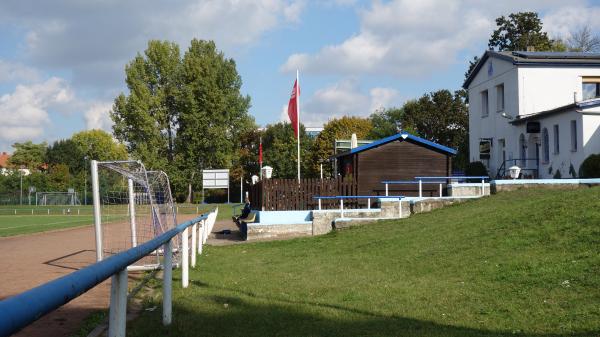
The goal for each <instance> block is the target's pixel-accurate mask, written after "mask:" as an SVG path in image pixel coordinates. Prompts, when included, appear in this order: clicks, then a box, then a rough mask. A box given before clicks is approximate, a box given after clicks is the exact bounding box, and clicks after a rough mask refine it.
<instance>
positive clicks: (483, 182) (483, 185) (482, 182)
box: [481, 179, 485, 197]
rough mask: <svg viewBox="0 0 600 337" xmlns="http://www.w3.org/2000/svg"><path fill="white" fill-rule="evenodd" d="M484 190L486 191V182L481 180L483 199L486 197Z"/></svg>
mask: <svg viewBox="0 0 600 337" xmlns="http://www.w3.org/2000/svg"><path fill="white" fill-rule="evenodd" d="M484 189H485V180H484V179H481V196H482V197H483V196H484V195H485V192H484Z"/></svg>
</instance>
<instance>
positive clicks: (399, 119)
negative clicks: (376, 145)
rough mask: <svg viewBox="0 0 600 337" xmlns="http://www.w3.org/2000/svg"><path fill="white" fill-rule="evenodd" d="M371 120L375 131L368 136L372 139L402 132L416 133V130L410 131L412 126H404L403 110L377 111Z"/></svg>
mask: <svg viewBox="0 0 600 337" xmlns="http://www.w3.org/2000/svg"><path fill="white" fill-rule="evenodd" d="M369 119H370V120H371V124H372V125H373V129H372V130H371V132H370V133H369V136H368V137H369V138H371V139H379V138H384V137H388V136H391V135H395V134H397V133H398V132H400V130H405V131H408V132H414V130H411V129H408V128H409V127H410V126H407V125H404V109H403V108H389V109H383V110H379V111H375V112H374V113H373V114H372V115H371V116H370V117H369Z"/></svg>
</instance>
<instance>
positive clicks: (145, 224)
mask: <svg viewBox="0 0 600 337" xmlns="http://www.w3.org/2000/svg"><path fill="white" fill-rule="evenodd" d="M91 174H92V193H93V199H94V225H95V231H96V259H97V260H98V261H100V260H102V259H105V258H107V257H109V256H110V255H114V254H117V253H120V252H122V251H125V250H127V249H130V248H132V247H136V246H137V245H140V244H143V243H145V242H147V241H149V240H152V239H153V238H155V237H156V236H158V235H160V234H162V233H164V232H166V231H168V230H170V229H172V228H174V227H175V226H176V225H177V221H176V217H175V209H174V205H173V199H172V196H171V189H170V186H169V178H168V176H167V174H165V173H164V172H162V171H147V170H146V168H145V167H144V165H143V164H142V163H141V162H139V161H131V160H127V161H106V162H99V161H95V160H92V161H91ZM174 240H175V241H174V242H173V247H174V253H175V254H174V256H173V258H174V262H176V263H177V262H178V259H179V257H178V254H177V248H176V247H179V245H178V243H179V242H180V238H178V237H176V238H174ZM161 255H162V251H161V250H156V251H154V252H153V253H152V254H151V255H149V256H146V257H144V258H143V259H141V260H139V261H138V262H137V263H136V264H135V265H133V266H129V267H128V269H129V270H150V269H155V268H159V266H160V259H161Z"/></svg>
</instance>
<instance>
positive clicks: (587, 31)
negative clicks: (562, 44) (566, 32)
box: [566, 26, 600, 53]
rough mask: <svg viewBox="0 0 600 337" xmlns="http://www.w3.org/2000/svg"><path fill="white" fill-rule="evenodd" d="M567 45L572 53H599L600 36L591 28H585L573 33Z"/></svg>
mask: <svg viewBox="0 0 600 337" xmlns="http://www.w3.org/2000/svg"><path fill="white" fill-rule="evenodd" d="M566 45H567V48H568V50H570V51H579V52H586V53H587V52H599V51H600V36H598V35H596V34H594V33H593V32H592V29H591V28H590V27H589V26H583V27H581V28H580V29H579V30H577V31H575V32H573V33H571V37H569V39H567V42H566Z"/></svg>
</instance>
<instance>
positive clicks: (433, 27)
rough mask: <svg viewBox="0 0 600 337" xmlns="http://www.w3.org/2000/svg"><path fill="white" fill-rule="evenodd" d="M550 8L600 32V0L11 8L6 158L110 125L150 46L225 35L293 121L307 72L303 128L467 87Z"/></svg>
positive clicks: (547, 23) (5, 47)
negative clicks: (510, 34) (132, 71)
mask: <svg viewBox="0 0 600 337" xmlns="http://www.w3.org/2000/svg"><path fill="white" fill-rule="evenodd" d="M526 10H532V11H537V12H539V13H540V16H541V17H542V19H543V21H544V28H545V30H546V31H547V32H549V34H550V35H551V36H553V37H563V38H568V37H569V34H570V33H571V32H573V31H575V30H577V29H579V28H581V26H582V25H589V26H590V27H591V28H592V29H593V30H594V31H596V32H600V22H599V21H598V20H595V18H597V17H600V6H599V3H598V1H585V0H575V1H569V2H566V1H557V0H525V1H516V0H507V1H503V2H498V1H494V2H484V1H477V0H462V1H460V0H456V1H435V0H422V1H409V0H393V1H353V0H330V1H327V0H314V1H308V0H254V1H246V0H221V1H216V0H214V1H191V0H177V1H170V2H162V1H157V0H147V1H142V0H133V1H127V2H123V1H119V0H101V1H82V2H73V1H68V0H56V1H42V2H40V1H33V0H6V1H2V2H1V3H0V151H11V150H12V149H11V147H10V145H11V144H12V143H14V142H17V141H24V140H33V141H36V142H39V141H48V142H52V141H54V140H56V139H59V138H67V137H69V136H70V135H71V134H72V133H74V132H77V131H80V130H85V129H91V128H102V129H105V130H110V127H111V121H110V118H109V117H108V112H109V110H110V108H111V105H112V101H113V99H114V97H116V95H118V94H119V93H120V92H123V91H126V87H125V85H124V71H123V69H124V66H125V64H126V63H127V62H128V61H129V60H131V59H132V57H133V56H135V54H136V53H138V52H142V51H143V50H144V49H145V46H146V43H147V41H148V40H149V39H165V40H171V41H175V42H177V43H179V45H180V47H181V49H182V51H184V50H185V49H186V48H187V47H188V44H189V41H190V39H192V38H199V39H213V40H215V41H216V43H217V46H218V47H219V48H220V49H221V50H223V51H224V52H225V54H226V56H228V57H232V58H234V59H235V60H236V62H237V66H238V71H239V73H240V75H241V76H242V80H243V83H244V85H243V88H242V90H243V92H244V93H245V94H248V95H250V96H251V98H252V108H251V110H250V113H251V114H252V115H253V116H254V117H255V119H256V121H257V123H258V124H260V125H266V124H268V123H274V122H278V121H280V120H283V119H285V107H286V106H287V100H288V98H289V93H290V90H291V87H292V84H293V81H294V77H295V69H299V70H300V83H301V89H302V95H301V121H302V122H303V123H305V124H306V125H309V126H318V125H322V124H323V123H324V122H326V121H327V120H328V119H330V118H334V117H340V116H343V115H355V116H368V115H369V114H371V113H372V112H373V111H374V110H376V109H379V108H384V107H392V106H399V105H401V104H402V103H403V102H404V101H406V100H407V99H411V98H416V97H419V96H421V95H422V94H423V93H426V92H430V91H433V90H438V89H443V88H447V89H451V90H455V89H458V88H459V87H460V85H461V82H462V80H463V76H464V72H465V67H466V65H467V64H468V60H469V59H471V58H472V56H473V55H478V54H481V53H482V52H483V50H484V49H485V48H486V45H487V40H488V38H489V35H490V33H491V32H492V30H493V29H494V26H495V24H494V19H495V18H496V17H498V16H500V15H506V14H508V13H511V12H516V11H526Z"/></svg>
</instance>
